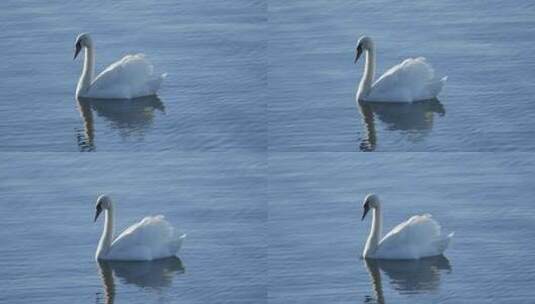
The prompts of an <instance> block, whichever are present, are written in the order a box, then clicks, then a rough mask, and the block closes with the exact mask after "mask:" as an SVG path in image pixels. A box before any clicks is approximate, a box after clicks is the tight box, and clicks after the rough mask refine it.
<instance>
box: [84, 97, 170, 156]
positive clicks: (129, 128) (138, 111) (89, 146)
mask: <svg viewBox="0 0 535 304" xmlns="http://www.w3.org/2000/svg"><path fill="white" fill-rule="evenodd" d="M78 108H79V110H80V115H81V116H82V119H83V120H84V135H83V136H81V135H78V146H79V147H80V150H82V151H94V150H95V142H94V140H95V128H94V118H93V113H92V110H94V111H96V112H97V115H98V116H100V117H103V118H105V119H106V120H107V121H109V122H110V127H111V128H114V129H118V130H119V131H121V134H122V135H123V136H125V137H126V136H129V135H133V134H136V133H141V134H143V132H142V131H143V130H144V129H145V128H147V127H149V126H151V125H152V122H153V120H154V110H156V109H157V110H160V111H161V112H162V113H165V107H164V105H163V103H162V101H161V100H160V99H159V98H158V97H157V96H147V97H139V98H135V99H115V100H113V101H111V100H108V99H92V98H78Z"/></svg>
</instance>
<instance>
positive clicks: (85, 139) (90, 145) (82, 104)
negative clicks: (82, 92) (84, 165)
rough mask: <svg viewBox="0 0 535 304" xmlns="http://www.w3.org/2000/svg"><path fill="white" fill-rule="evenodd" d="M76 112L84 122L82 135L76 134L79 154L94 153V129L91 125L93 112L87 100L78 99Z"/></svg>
mask: <svg viewBox="0 0 535 304" xmlns="http://www.w3.org/2000/svg"><path fill="white" fill-rule="evenodd" d="M77 101H78V111H80V116H81V117H82V120H83V121H84V130H83V134H80V133H77V134H76V139H77V141H78V148H79V149H80V152H91V151H95V127H94V125H93V112H91V104H90V103H89V102H88V101H87V100H80V99H78V100H77Z"/></svg>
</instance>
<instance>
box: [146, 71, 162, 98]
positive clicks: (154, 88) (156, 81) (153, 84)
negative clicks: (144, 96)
mask: <svg viewBox="0 0 535 304" xmlns="http://www.w3.org/2000/svg"><path fill="white" fill-rule="evenodd" d="M166 77H167V73H163V74H162V75H160V76H158V77H155V78H153V79H151V80H149V82H148V83H147V85H148V86H149V90H150V92H151V93H152V94H156V92H158V90H159V89H160V87H161V86H162V82H163V80H164V79H165V78H166Z"/></svg>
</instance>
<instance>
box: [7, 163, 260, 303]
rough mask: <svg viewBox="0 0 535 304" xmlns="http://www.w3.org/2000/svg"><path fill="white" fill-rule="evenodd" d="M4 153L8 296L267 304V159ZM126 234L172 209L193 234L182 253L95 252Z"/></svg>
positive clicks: (13, 299) (12, 299)
mask: <svg viewBox="0 0 535 304" xmlns="http://www.w3.org/2000/svg"><path fill="white" fill-rule="evenodd" d="M223 156H224V154H222V153H215V154H211V156H210V155H208V154H205V155H202V156H199V155H194V154H188V153H185V154H173V155H162V154H158V155H156V156H155V155H150V154H139V155H136V157H130V158H125V157H124V155H121V154H117V153H97V154H91V155H87V154H79V153H29V154H23V155H17V154H14V153H3V154H0V180H1V181H2V183H1V184H0V201H1V204H0V214H1V215H2V218H3V228H2V229H0V240H1V243H2V244H3V245H2V246H1V247H0V256H1V258H0V269H1V270H0V273H1V275H0V286H2V293H1V294H0V302H4V303H79V302H90V303H176V302H186V303H258V300H259V299H260V300H262V299H265V297H266V282H267V258H266V257H267V243H266V242H265V239H266V237H265V234H266V218H267V209H266V207H267V202H266V193H265V191H266V186H265V185H266V172H265V171H266V159H265V157H263V156H261V155H254V154H249V155H246V154H241V155H240V156H233V155H230V154H227V155H226V156H225V157H224V160H223V159H221V157H223ZM102 193H108V194H109V195H110V196H111V198H112V199H113V200H114V201H115V205H116V207H115V209H116V210H117V214H116V224H115V226H116V231H117V232H120V231H122V230H123V229H125V228H126V227H128V226H129V225H131V224H133V223H135V222H137V221H139V220H141V219H142V218H143V217H144V216H147V215H157V214H163V215H164V216H165V217H166V219H167V220H168V221H169V222H170V223H172V224H173V225H174V226H175V227H177V228H179V229H180V230H181V231H182V232H184V233H186V234H187V237H186V239H185V241H184V243H183V244H182V248H181V250H180V252H179V257H180V260H179V261H173V260H171V261H169V260H164V261H163V262H153V263H152V264H151V263H136V262H126V263H117V262H116V263H111V264H103V265H102V266H100V267H99V264H97V263H96V262H95V260H94V255H95V251H96V248H97V242H98V240H99V237H100V234H101V232H102V229H103V225H104V224H103V220H102V219H99V220H98V221H97V222H96V223H93V217H94V213H95V202H96V198H97V195H98V194H102Z"/></svg>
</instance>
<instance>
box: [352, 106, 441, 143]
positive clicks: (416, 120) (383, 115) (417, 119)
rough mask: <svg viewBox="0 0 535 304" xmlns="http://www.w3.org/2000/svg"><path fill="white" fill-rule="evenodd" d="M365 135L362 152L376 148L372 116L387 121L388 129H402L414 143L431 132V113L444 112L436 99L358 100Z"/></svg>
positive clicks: (432, 120)
mask: <svg viewBox="0 0 535 304" xmlns="http://www.w3.org/2000/svg"><path fill="white" fill-rule="evenodd" d="M358 105H359V110H360V113H361V115H362V121H363V123H364V129H365V134H364V136H363V138H362V140H361V143H360V150H361V151H375V148H376V146H377V131H376V127H375V118H377V119H379V120H380V121H382V122H383V123H385V124H386V126H387V130H389V131H397V130H399V131H405V132H407V133H408V134H409V135H410V137H409V140H410V141H413V142H417V141H419V140H421V139H422V138H424V137H425V136H426V135H427V134H429V132H430V131H431V129H432V127H433V123H434V114H435V113H437V114H439V115H440V116H444V115H446V110H445V109H444V106H443V105H442V104H441V103H440V101H439V100H438V99H432V100H426V101H421V102H413V103H388V102H359V103H358Z"/></svg>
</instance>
